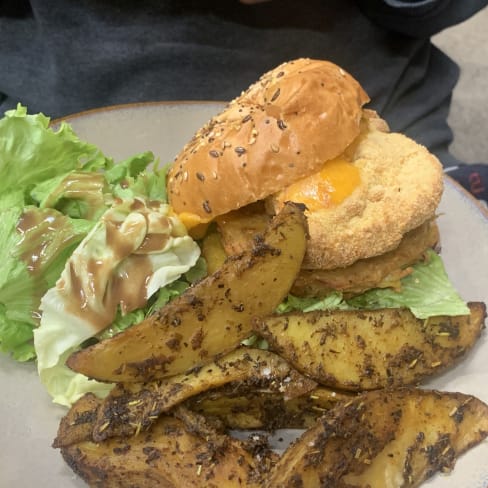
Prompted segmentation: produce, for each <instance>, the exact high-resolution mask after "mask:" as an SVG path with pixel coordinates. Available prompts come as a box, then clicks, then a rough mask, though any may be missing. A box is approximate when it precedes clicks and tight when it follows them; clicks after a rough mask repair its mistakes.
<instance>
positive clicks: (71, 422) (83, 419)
mask: <svg viewBox="0 0 488 488" xmlns="http://www.w3.org/2000/svg"><path fill="white" fill-rule="evenodd" d="M101 404H102V400H101V398H98V397H97V396H95V395H94V394H93V393H85V395H83V396H82V397H81V398H79V399H78V400H77V401H76V402H75V403H73V405H72V406H71V408H70V409H69V410H68V413H67V414H66V415H65V416H64V417H63V418H62V419H61V422H60V423H59V427H58V434H57V436H56V438H55V439H54V441H53V447H67V446H71V445H73V444H76V443H78V442H82V441H87V440H91V439H92V432H93V428H94V426H95V421H96V419H97V412H98V409H99V408H100V405H101Z"/></svg>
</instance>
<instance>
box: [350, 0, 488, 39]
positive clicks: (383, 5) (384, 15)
mask: <svg viewBox="0 0 488 488" xmlns="http://www.w3.org/2000/svg"><path fill="white" fill-rule="evenodd" d="M357 3H358V6H359V8H360V9H361V10H362V12H363V13H364V14H365V15H366V16H367V17H369V18H370V19H371V20H372V21H373V22H375V23H376V24H379V25H381V26H382V27H384V28H385V29H388V30H393V31H395V32H399V33H401V34H405V35H407V36H411V37H416V38H428V37H430V36H432V35H434V34H436V33H437V32H440V31H441V30H443V29H445V28H446V27H449V26H451V25H455V24H458V23H460V22H462V21H464V20H466V19H467V18H469V17H471V16H472V15H473V14H475V13H476V12H478V11H479V10H481V9H482V8H484V7H486V6H487V5H488V0H358V2H357Z"/></svg>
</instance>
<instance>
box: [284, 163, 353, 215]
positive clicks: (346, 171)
mask: <svg viewBox="0 0 488 488" xmlns="http://www.w3.org/2000/svg"><path fill="white" fill-rule="evenodd" d="M360 183H361V177H360V173H359V169H358V168H357V167H356V166H355V165H354V164H352V163H350V162H349V161H346V160H345V159H342V158H336V159H332V160H330V161H327V163H325V165H324V167H323V168H322V169H321V170H320V171H319V172H317V173H314V174H313V175H310V176H307V177H306V178H303V179H301V180H299V181H297V182H295V183H293V184H292V185H290V186H289V187H287V188H285V189H284V190H283V191H281V192H280V193H279V194H278V195H277V197H276V198H277V200H278V201H279V202H280V203H284V202H287V201H292V202H297V203H303V204H305V205H306V206H307V208H308V210H309V211H312V212H313V211H316V210H320V209H322V208H327V207H331V206H334V205H338V204H340V203H341V202H342V201H343V200H345V199H346V198H347V197H348V196H349V195H351V193H352V192H353V191H354V190H355V189H356V188H357V187H358V186H359V184H360Z"/></svg>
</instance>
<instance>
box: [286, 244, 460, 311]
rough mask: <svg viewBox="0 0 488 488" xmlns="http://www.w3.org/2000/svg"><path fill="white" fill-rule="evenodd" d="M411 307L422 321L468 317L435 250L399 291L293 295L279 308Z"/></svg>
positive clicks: (350, 308) (416, 268) (376, 290)
mask: <svg viewBox="0 0 488 488" xmlns="http://www.w3.org/2000/svg"><path fill="white" fill-rule="evenodd" d="M400 307H404V308H408V309H410V311H411V312H412V313H413V314H414V315H415V316H416V317H417V318H419V319H426V318H429V317H435V316H438V315H448V316H457V315H468V314H469V309H468V306H467V305H466V302H465V301H464V300H463V299H462V298H461V297H460V296H459V294H458V292H457V291H456V290H455V289H454V287H453V285H452V283H451V282H450V281H449V277H448V275H447V273H446V270H445V268H444V264H443V262H442V259H441V257H440V256H439V255H438V254H437V253H435V252H434V251H432V250H429V251H428V252H427V253H426V259H425V260H423V261H422V262H419V263H417V264H415V265H414V266H413V271H412V273H411V274H409V275H408V276H406V277H404V278H403V279H402V280H401V288H400V290H399V291H396V290H393V289H392V288H375V289H372V290H369V291H367V292H365V293H363V294H361V295H358V296H355V297H353V298H349V299H345V298H344V297H343V296H342V294H341V293H338V292H334V293H331V294H330V295H328V296H327V297H325V298H321V299H314V298H299V297H295V296H293V295H289V296H288V297H287V299H286V300H285V301H284V302H283V303H282V304H281V305H280V306H279V307H278V309H277V311H278V312H279V313H285V312H289V311H292V310H301V311H304V312H310V311H313V310H333V309H344V310H348V309H349V310H357V309H378V308H400Z"/></svg>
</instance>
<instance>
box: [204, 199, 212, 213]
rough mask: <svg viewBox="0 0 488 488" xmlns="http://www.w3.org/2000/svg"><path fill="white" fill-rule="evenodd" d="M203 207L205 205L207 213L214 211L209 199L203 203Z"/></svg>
mask: <svg viewBox="0 0 488 488" xmlns="http://www.w3.org/2000/svg"><path fill="white" fill-rule="evenodd" d="M202 207H203V210H205V212H207V213H212V208H211V207H210V203H209V201H208V200H205V201H204V202H203V203H202Z"/></svg>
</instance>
